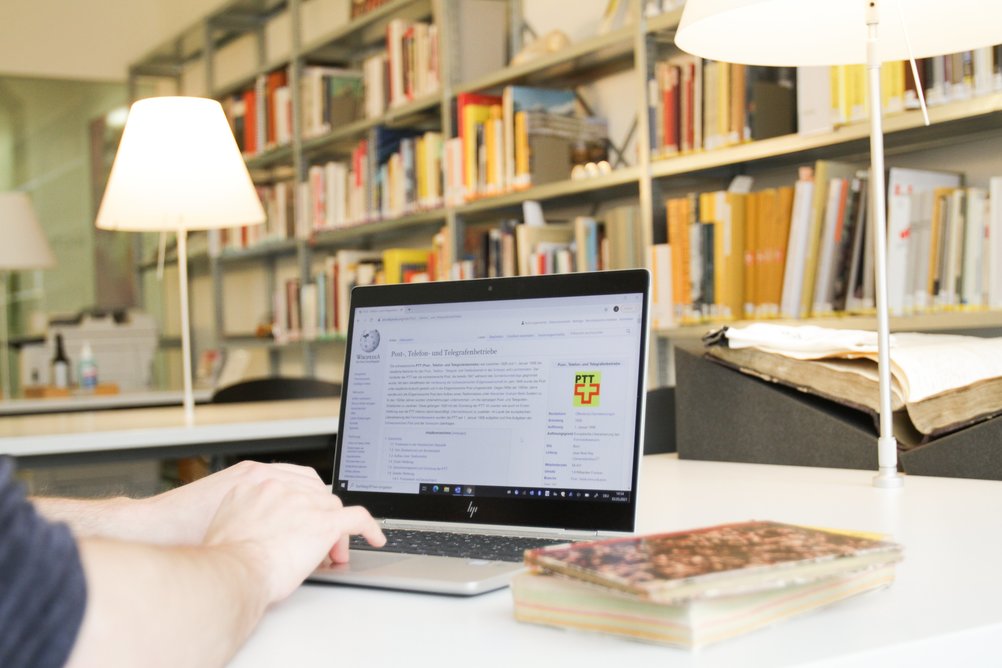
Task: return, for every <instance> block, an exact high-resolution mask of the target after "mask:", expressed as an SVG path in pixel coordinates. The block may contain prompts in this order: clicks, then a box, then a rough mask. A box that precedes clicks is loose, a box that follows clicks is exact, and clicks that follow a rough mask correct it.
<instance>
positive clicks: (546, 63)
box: [130, 0, 1002, 382]
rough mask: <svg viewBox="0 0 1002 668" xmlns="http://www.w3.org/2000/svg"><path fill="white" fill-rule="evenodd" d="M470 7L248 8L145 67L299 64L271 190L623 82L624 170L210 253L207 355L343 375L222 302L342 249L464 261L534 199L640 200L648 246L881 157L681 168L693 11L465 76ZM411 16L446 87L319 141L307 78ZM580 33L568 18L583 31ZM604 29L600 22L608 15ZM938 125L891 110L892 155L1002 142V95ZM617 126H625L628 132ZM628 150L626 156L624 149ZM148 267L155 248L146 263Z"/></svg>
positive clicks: (173, 82) (227, 9) (618, 111)
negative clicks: (730, 192) (760, 186)
mask: <svg viewBox="0 0 1002 668" xmlns="http://www.w3.org/2000/svg"><path fill="white" fill-rule="evenodd" d="M467 1H468V0H390V1H389V2H386V3H384V4H382V5H380V6H379V7H377V8H376V9H373V10H371V11H369V12H367V13H365V14H363V15H361V16H358V17H355V18H353V19H350V20H348V19H347V16H348V2H347V0H233V1H231V2H228V3H226V4H224V5H223V6H222V7H221V8H219V9H217V10H216V11H215V12H213V13H212V14H210V15H209V16H206V17H205V18H204V19H203V20H202V21H201V22H199V23H198V24H197V25H194V26H192V27H191V28H189V29H188V30H186V31H184V32H183V33H181V34H180V35H178V36H177V37H176V38H174V39H172V40H170V41H169V42H168V43H166V44H164V45H161V46H159V47H157V48H155V49H153V50H152V51H151V52H150V53H149V54H148V55H147V56H145V57H144V58H143V59H141V60H140V61H139V62H137V63H136V64H135V65H134V66H133V67H132V69H131V70H130V81H133V82H136V81H138V80H140V79H144V78H150V77H152V78H154V79H155V80H157V81H160V82H166V83H162V85H161V87H160V88H159V89H158V92H160V93H162V94H169V93H174V92H181V93H183V94H200V95H210V96H213V97H217V98H226V97H228V96H231V95H233V94H235V93H237V92H239V91H241V90H247V89H249V88H253V87H254V86H255V85H256V83H255V82H257V81H258V80H260V79H261V78H263V77H267V76H268V75H269V74H270V73H273V72H275V71H277V70H282V69H286V70H287V71H288V80H289V87H290V89H291V101H290V102H291V108H292V133H291V138H290V141H289V142H288V143H287V144H284V145H278V146H271V147H268V148H266V149H265V150H263V151H259V152H256V153H255V154H253V155H249V156H248V157H247V164H248V167H249V168H250V169H251V172H252V175H253V177H254V179H255V182H257V183H261V184H268V183H278V182H288V181H292V182H302V181H304V180H306V179H307V174H308V170H309V168H310V166H312V165H319V164H324V163H325V162H326V161H328V160H335V159H337V160H340V159H344V157H345V156H346V155H347V154H348V153H349V152H350V151H352V150H353V148H355V147H357V146H358V145H359V142H360V141H361V140H365V139H369V140H372V139H373V138H374V136H375V135H374V133H375V132H376V131H377V129H378V128H383V127H388V128H413V129H415V130H421V131H424V130H434V131H436V132H440V133H441V135H442V137H443V139H448V138H449V137H452V136H454V135H456V134H457V128H455V127H454V125H455V118H454V109H453V107H454V105H455V101H456V99H457V96H459V95H462V94H479V93H489V94H499V93H500V92H501V91H502V90H503V89H504V88H505V87H506V86H512V85H527V86H542V87H567V88H573V89H575V90H576V91H579V92H580V91H584V92H585V93H587V92H588V91H589V90H590V87H594V86H595V85H596V82H603V81H607V80H610V79H615V80H616V81H618V82H619V84H617V85H618V86H619V87H618V88H617V89H616V93H614V96H615V97H616V98H617V99H616V102H615V105H614V106H613V107H612V112H613V115H615V116H616V117H617V118H616V119H612V120H613V121H615V122H610V130H609V136H610V143H611V144H612V145H613V146H612V148H611V149H610V154H609V161H610V162H611V163H613V169H612V170H611V172H609V173H605V174H601V175H597V176H592V177H589V178H583V179H562V180H557V181H553V182H549V183H545V184H542V185H534V186H530V187H527V188H524V189H520V190H509V191H505V192H498V193H496V194H491V195H484V196H480V197H475V198H470V199H467V200H466V201H463V202H462V203H445V204H442V205H441V206H435V207H433V208H420V209H418V210H412V211H408V212H407V213H404V214H403V215H398V216H376V217H375V219H373V220H368V221H366V222H356V223H352V224H349V225H345V226H342V227H337V228H333V229H323V228H321V229H316V230H311V231H310V232H309V234H306V235H302V236H300V237H298V238H291V239H283V240H281V241H274V240H269V241H266V242H262V243H260V244H258V245H256V246H252V247H249V248H246V249H239V250H236V249H232V248H224V249H223V250H222V251H221V252H220V253H218V254H208V253H207V254H205V255H204V256H202V257H201V258H199V259H197V260H195V261H196V262H199V263H202V262H204V263H206V265H207V266H208V267H209V270H208V271H203V272H200V274H199V275H200V276H202V277H203V280H204V278H205V277H208V280H210V281H211V283H212V288H211V292H212V294H213V298H214V300H215V302H216V304H215V305H214V314H215V315H214V317H213V320H214V322H213V323H212V325H211V326H210V327H208V328H205V327H203V330H205V329H208V330H209V331H210V332H211V334H210V335H209V336H208V337H207V338H208V340H205V341H198V342H197V343H196V347H197V348H199V349H204V348H206V347H212V346H215V345H222V346H240V347H248V348H250V347H253V348H254V349H255V350H263V351H265V354H266V356H267V359H268V363H267V364H268V368H269V370H270V371H271V372H272V373H278V372H280V371H281V372H283V373H290V372H294V371H295V370H297V369H298V371H299V373H303V374H306V375H314V374H317V373H321V374H322V373H327V372H329V371H330V369H329V368H326V369H320V368H319V367H318V363H317V355H316V353H317V347H318V346H321V345H331V342H333V345H336V344H337V343H338V342H339V341H340V340H341V339H340V337H338V336H333V337H329V338H327V339H322V340H321V339H318V340H316V341H293V342H290V343H284V344H278V343H275V342H271V341H262V340H260V339H258V338H257V337H254V336H250V335H248V333H247V332H246V331H243V330H242V329H240V328H236V330H235V331H228V330H227V326H226V317H224V314H223V310H224V309H223V306H222V303H223V302H224V301H225V300H226V299H228V298H232V296H233V295H231V294H230V292H228V291H227V290H230V289H231V288H229V287H228V286H229V285H230V283H231V282H232V281H230V280H229V277H230V275H231V274H234V273H240V272H243V273H249V272H251V271H257V272H261V273H263V274H264V277H263V278H262V279H259V280H257V281H256V283H255V285H258V286H260V285H261V284H263V285H264V286H266V287H265V288H264V290H265V291H273V290H274V289H275V287H276V286H277V285H279V284H280V282H281V281H282V280H285V279H287V278H289V277H295V278H298V279H299V280H300V281H303V282H306V281H308V280H310V279H311V278H312V277H313V276H315V275H316V273H317V271H319V270H320V267H321V261H322V258H323V257H324V255H325V254H329V253H334V252H337V251H338V250H340V249H370V248H385V247H392V246H394V245H398V244H399V245H401V246H411V247H414V246H421V245H427V244H428V243H430V241H431V239H432V237H433V236H434V235H436V234H438V233H443V234H445V235H446V237H448V240H449V243H448V246H449V247H450V248H451V249H452V250H451V252H452V253H453V255H452V257H451V258H450V259H451V260H456V259H457V254H458V252H457V251H456V250H455V249H457V248H462V247H463V240H464V232H465V230H466V229H467V227H468V226H476V225H484V224H490V223H491V221H495V220H500V219H502V218H505V217H516V216H518V215H520V209H521V207H522V205H523V203H524V202H527V201H537V202H540V203H541V204H542V206H544V207H545V208H546V211H547V217H548V218H549V214H550V212H551V211H556V212H558V214H557V215H558V217H559V216H560V215H565V213H564V212H568V211H570V212H575V213H583V214H585V215H594V213H595V212H596V211H599V210H602V209H603V207H607V206H611V205H612V204H615V203H631V204H633V205H634V206H636V207H637V210H638V212H639V213H638V215H639V219H640V220H641V221H642V224H641V229H642V233H643V239H642V240H643V246H644V247H645V248H646V247H649V246H650V245H651V244H653V243H655V242H658V241H664V237H665V219H664V216H665V208H664V202H665V200H666V199H667V198H668V197H669V196H670V193H677V192H682V191H684V190H695V191H700V190H707V189H719V188H720V187H721V186H722V185H724V184H726V183H727V181H729V180H730V179H731V178H732V177H733V176H735V175H739V174H750V175H756V174H759V173H762V174H770V173H771V174H775V173H776V172H777V171H779V170H787V171H788V174H789V179H788V180H789V181H790V182H792V180H793V178H794V174H795V172H796V167H797V166H798V165H803V164H809V163H811V162H813V161H814V160H816V159H819V158H834V159H841V160H849V161H852V160H856V159H858V160H859V161H860V162H862V158H863V157H865V155H866V154H867V145H866V143H867V141H868V137H869V130H868V127H867V124H866V123H865V122H853V123H847V124H844V125H840V126H838V127H836V128H835V129H834V130H833V131H830V132H822V133H819V134H809V135H798V134H786V135H782V136H778V137H773V138H769V139H762V140H757V141H751V142H745V143H738V144H733V145H730V146H724V147H721V148H716V149H712V150H701V151H698V152H692V153H687V154H682V155H676V156H673V157H668V158H657V157H653V156H652V150H651V147H650V137H651V133H652V131H653V130H652V128H650V127H649V125H650V119H649V117H648V114H647V113H645V111H646V109H647V107H648V91H649V82H650V79H651V78H652V77H653V76H654V69H655V63H656V62H657V61H658V59H659V58H663V57H665V56H666V55H671V54H672V53H673V48H674V47H673V46H671V34H672V31H673V29H674V27H675V26H676V25H677V23H678V20H679V18H680V15H681V10H680V9H677V8H674V9H667V10H666V11H664V12H662V13H660V14H657V15H654V16H647V15H645V12H644V11H642V8H643V7H645V6H646V5H647V3H644V2H641V1H640V0H631V2H630V5H631V7H632V10H633V14H632V16H633V17H636V18H635V19H633V20H628V21H626V22H625V23H624V24H623V25H621V26H619V27H614V28H612V29H611V30H609V31H608V32H606V33H604V34H596V30H595V27H596V26H595V25H592V27H591V30H590V32H588V31H584V32H583V33H582V34H574V35H573V39H572V40H571V43H570V44H569V45H568V46H566V47H565V48H563V49H561V50H559V51H557V52H556V53H551V54H547V55H542V56H539V57H537V58H535V59H533V60H531V61H529V62H525V63H522V64H518V65H507V66H506V65H503V64H502V65H501V66H498V67H493V68H491V69H489V70H488V71H484V72H481V73H478V74H477V75H475V76H470V77H462V76H461V75H460V74H459V73H460V72H461V71H462V70H463V67H464V66H465V65H466V64H467V63H464V62H460V61H463V60H464V58H463V55H464V54H461V53H458V51H459V50H460V49H461V46H460V40H459V39H458V36H457V31H458V30H459V29H460V26H459V24H460V23H461V17H462V16H463V12H462V11H461V10H462V8H461V7H460V3H464V2H467ZM480 1H481V2H483V1H484V0H480ZM487 1H488V2H492V4H496V5H501V6H503V7H504V12H505V22H506V23H507V34H506V39H507V46H508V49H509V51H512V50H517V49H518V47H519V45H520V44H521V41H522V37H523V33H524V29H525V28H526V27H527V26H526V24H525V21H524V19H523V15H524V14H525V13H526V11H527V10H528V9H529V8H528V7H526V6H524V5H523V3H522V2H520V1H519V0H487ZM586 4H587V3H586ZM591 5H594V6H595V7H597V8H598V9H599V10H601V9H602V8H604V2H601V1H599V0H595V1H594V2H592V3H591ZM591 5H589V6H591ZM593 9H594V7H593ZM582 12H583V13H587V12H586V11H585V10H582ZM396 20H402V21H405V22H408V23H410V22H417V21H421V22H426V23H428V24H429V25H432V24H433V25H434V26H436V28H437V30H438V38H439V56H440V72H439V79H440V85H439V87H438V89H437V90H435V91H434V92H430V93H425V94H421V95H417V96H415V97H414V98H413V99H410V100H407V101H406V102H405V103H402V104H398V105H387V107H386V108H385V109H384V110H383V111H382V113H380V114H377V115H373V116H369V117H365V116H361V117H357V118H355V119H354V120H351V121H349V122H346V123H341V124H338V125H337V126H336V127H334V128H332V129H331V130H330V131H327V132H323V133H321V134H317V135H313V136H305V135H304V133H303V131H302V127H301V122H300V118H301V112H302V109H303V104H304V100H303V99H302V97H303V94H302V90H301V88H300V86H299V85H298V84H299V78H300V76H301V75H302V72H303V70H304V68H305V67H307V66H310V65H316V64H348V65H355V66H358V65H359V64H360V63H361V60H362V59H363V58H364V57H365V56H366V55H369V54H372V53H375V52H378V51H379V50H380V49H382V48H384V47H385V40H386V34H387V28H388V26H390V25H391V22H393V21H396ZM573 23H574V22H573V20H572V18H568V24H569V25H570V24H573ZM594 23H595V24H596V25H597V18H596V19H595V20H594ZM492 27H493V28H494V29H495V30H496V29H497V27H496V26H492ZM572 32H573V31H572ZM236 52H240V53H243V54H244V56H245V58H244V60H245V62H244V63H243V68H242V70H241V71H239V72H236V71H235V70H234V68H233V66H232V63H231V61H232V60H233V58H232V57H231V55H232V53H236ZM224 56H225V57H224ZM505 62H507V60H505ZM584 97H589V101H590V102H591V103H593V104H594V99H593V98H594V97H595V96H588V95H587V94H586V95H583V96H582V95H580V94H579V98H582V99H583V98H584ZM930 116H931V123H932V124H931V127H929V128H925V127H923V126H922V120H921V115H920V114H919V112H917V111H906V112H902V113H895V114H889V115H887V116H886V117H885V121H884V126H885V135H886V145H887V153H888V156H894V155H895V154H896V153H901V154H904V153H915V152H917V151H922V150H926V149H928V148H934V147H939V146H946V145H949V144H951V143H952V142H954V141H955V140H956V139H957V138H958V137H960V136H964V137H978V136H981V135H985V136H986V137H990V136H997V134H998V128H999V121H1000V119H1002V93H991V94H988V95H983V96H979V97H972V98H970V99H967V100H962V101H956V102H950V103H947V104H941V105H939V106H934V107H931V108H930ZM614 125H618V127H617V128H613V127H612V126H614ZM613 130H616V131H615V132H614V131H613ZM613 135H616V136H615V137H613ZM616 140H619V141H621V143H622V144H623V145H622V146H618V145H616ZM892 159H893V158H892ZM575 213H571V214H566V215H571V216H573V215H575ZM146 245H147V246H149V243H147V244H146ZM149 256H150V253H149V252H148V249H147V253H146V255H145V256H144V257H149ZM153 266H155V261H154V262H152V263H151V262H149V261H146V262H144V263H142V264H140V265H139V266H138V267H137V269H138V270H139V271H142V272H148V271H150V270H151V268H152V267H153ZM240 298H241V299H244V298H245V297H244V296H241V297H240ZM246 298H247V299H257V300H259V302H260V306H259V308H261V309H263V308H266V305H267V303H268V300H269V299H270V297H269V296H268V295H247V296H246ZM810 322H818V323H822V324H825V325H829V326H847V327H850V326H851V327H864V328H865V327H870V326H872V324H873V323H872V318H869V316H866V315H853V316H841V317H834V318H831V317H826V318H823V319H817V320H816V321H815V320H811V321H810ZM738 324H740V321H739V323H738ZM712 326H714V325H713V324H712V323H710V324H706V323H704V324H698V325H684V326H675V327H666V328H661V329H659V330H657V331H656V332H655V334H656V336H655V337H654V340H656V341H657V342H658V345H657V350H658V352H660V353H661V354H662V355H668V354H669V350H670V345H671V341H672V340H676V339H684V338H692V337H696V336H698V335H700V334H701V333H702V332H703V331H705V330H706V329H707V328H709V327H712ZM892 326H893V327H894V328H896V329H923V330H930V329H963V330H968V329H985V328H998V327H1002V313H998V312H992V311H988V312H975V313H967V312H948V313H937V314H930V315H921V316H909V317H901V318H895V319H894V321H893V323H892ZM290 353H291V354H290ZM322 354H323V356H324V358H325V359H330V358H334V357H337V355H336V354H334V353H330V352H328V351H326V349H325V350H324V352H323V353H322ZM287 357H288V358H292V359H293V360H294V361H293V362H292V364H294V365H295V368H292V367H290V366H288V364H287V363H285V362H284V361H283V360H285V359H286V358H287ZM668 359H670V356H669V357H668ZM665 364H666V361H665V360H662V361H661V362H660V366H661V367H664V366H665ZM320 366H323V365H322V364H321V365H320ZM331 375H336V373H334V374H331ZM671 376H672V374H671V373H670V371H669V372H668V373H667V374H660V375H659V382H670V379H671Z"/></svg>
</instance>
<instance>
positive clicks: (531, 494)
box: [337, 480, 630, 503]
mask: <svg viewBox="0 0 1002 668" xmlns="http://www.w3.org/2000/svg"><path fill="white" fill-rule="evenodd" d="M337 489H341V490H349V489H351V490H352V491H360V492H362V491H367V490H365V489H362V488H359V487H356V486H354V485H351V483H350V481H348V480H338V482H337ZM371 491H376V490H371ZM418 494H421V495H426V496H455V497H464V496H470V497H477V498H512V499H515V498H517V499H531V500H537V499H538V500H541V501H553V500H563V501H592V502H594V501H599V502H606V503H629V502H630V492H628V491H625V490H604V489H570V488H564V487H498V486H494V485H461V484H460V485H457V484H452V483H449V484H445V483H432V482H422V483H420V484H419V486H418Z"/></svg>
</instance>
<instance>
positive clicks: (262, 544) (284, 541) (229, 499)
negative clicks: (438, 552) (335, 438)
mask: <svg viewBox="0 0 1002 668" xmlns="http://www.w3.org/2000/svg"><path fill="white" fill-rule="evenodd" d="M322 487H323V489H320V490H318V489H315V488H313V487H312V486H311V485H305V484H302V482H301V481H299V480H295V479H289V478H283V477H270V478H267V479H265V480H261V481H258V482H248V481H241V482H239V483H238V484H236V485H235V486H234V487H233V488H232V490H231V491H230V492H229V493H228V494H227V495H226V496H225V497H224V498H223V500H222V502H221V503H220V505H219V509H218V511H217V512H216V514H215V516H214V517H213V518H212V520H211V522H210V523H209V525H208V527H207V531H206V534H205V541H204V543H205V545H206V546H210V547H221V548H225V549H228V550H231V551H232V552H233V553H234V554H236V555H237V557H238V558H239V559H240V560H241V562H242V563H244V564H245V565H247V566H248V567H249V568H250V570H251V572H252V573H253V574H254V576H255V581H260V582H261V583H262V584H263V585H264V590H265V596H266V601H267V603H269V604H270V603H274V602H275V601H279V600H281V599H283V598H285V597H286V596H288V595H289V594H291V593H292V591H293V590H295V588H296V587H298V586H299V585H300V584H301V583H302V582H303V580H304V579H305V578H306V576H307V575H309V574H310V573H311V572H312V571H313V570H314V569H315V568H316V567H317V566H318V565H319V564H321V563H322V562H323V561H325V560H327V559H329V560H331V561H333V562H334V563H343V562H346V561H348V539H349V538H350V537H351V536H352V535H355V534H361V535H362V536H364V537H365V539H366V540H367V541H369V543H370V544H372V545H374V546H376V547H381V546H382V545H383V544H385V542H386V538H385V537H384V536H383V532H382V531H381V530H380V528H379V525H378V524H377V523H376V521H375V520H373V519H372V516H371V515H370V514H369V512H368V511H367V510H365V509H364V508H362V507H361V506H351V507H347V508H345V507H344V506H342V504H341V500H340V499H338V498H337V497H336V496H334V495H333V494H331V493H330V492H329V491H327V489H326V487H325V486H322Z"/></svg>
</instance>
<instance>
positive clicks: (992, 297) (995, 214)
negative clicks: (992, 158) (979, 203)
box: [988, 176, 1002, 308]
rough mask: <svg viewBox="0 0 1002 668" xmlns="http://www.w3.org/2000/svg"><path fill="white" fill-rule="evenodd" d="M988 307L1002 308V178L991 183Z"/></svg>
mask: <svg viewBox="0 0 1002 668" xmlns="http://www.w3.org/2000/svg"><path fill="white" fill-rule="evenodd" d="M989 188H990V199H989V203H990V204H989V216H988V305H989V306H990V307H991V308H1002V176H994V177H992V178H991V180H990V181H989Z"/></svg>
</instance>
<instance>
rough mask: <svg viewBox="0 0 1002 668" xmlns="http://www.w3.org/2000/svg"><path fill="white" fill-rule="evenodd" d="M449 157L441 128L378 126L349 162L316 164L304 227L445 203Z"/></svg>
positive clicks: (351, 221)
mask: <svg viewBox="0 0 1002 668" xmlns="http://www.w3.org/2000/svg"><path fill="white" fill-rule="evenodd" d="M443 157H444V154H443V147H442V135H441V133H439V132H432V131H428V132H417V131H413V130H407V129H402V130H393V129H389V128H383V127H379V128H376V129H375V130H373V131H372V132H371V133H370V135H369V137H367V138H366V139H363V140H361V141H360V142H359V143H358V144H357V145H356V146H355V148H354V150H353V151H352V153H351V157H350V160H349V161H346V162H342V161H330V162H327V163H325V164H323V165H314V166H312V167H310V169H309V171H308V181H307V183H306V184H305V192H304V197H305V199H306V202H307V205H306V206H305V207H304V216H305V218H306V220H305V221H304V222H303V225H304V228H305V229H306V230H324V229H336V228H339V227H345V226H349V225H357V224H360V223H365V222H371V221H375V220H386V219H392V218H399V217H401V216H405V215H409V214H413V213H417V212H418V211H425V210H430V209H437V208H440V207H441V206H442V202H443V181H442V179H443Z"/></svg>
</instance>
